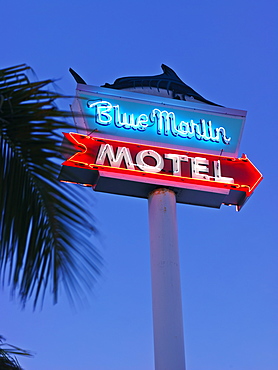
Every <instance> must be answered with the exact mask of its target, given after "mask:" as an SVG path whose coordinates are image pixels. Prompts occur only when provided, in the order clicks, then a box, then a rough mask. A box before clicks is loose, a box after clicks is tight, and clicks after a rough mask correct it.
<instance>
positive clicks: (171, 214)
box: [149, 188, 185, 370]
mask: <svg viewBox="0 0 278 370" xmlns="http://www.w3.org/2000/svg"><path fill="white" fill-rule="evenodd" d="M149 225H150V247H151V274H152V304H153V328H154V356H155V370H185V354H184V338H183V319H182V300H181V287H180V265H179V250H178V235H177V217H176V196H175V193H174V192H173V191H172V190H169V189H164V188H161V189H156V190H155V191H153V192H152V193H151V194H150V195H149Z"/></svg>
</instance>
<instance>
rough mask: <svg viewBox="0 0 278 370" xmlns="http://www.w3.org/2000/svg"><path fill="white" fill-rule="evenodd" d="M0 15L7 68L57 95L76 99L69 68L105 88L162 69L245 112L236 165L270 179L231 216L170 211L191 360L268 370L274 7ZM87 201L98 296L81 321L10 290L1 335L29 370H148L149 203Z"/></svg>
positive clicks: (85, 5) (273, 246)
mask: <svg viewBox="0 0 278 370" xmlns="http://www.w3.org/2000/svg"><path fill="white" fill-rule="evenodd" d="M1 10H2V17H1V18H2V19H1V29H2V37H1V68H5V67H9V66H13V65H17V64H21V63H26V64H28V65H30V66H31V67H32V68H33V69H34V71H35V73H36V75H37V78H39V79H46V78H56V79H58V81H57V85H58V86H59V89H60V91H61V92H62V93H64V94H67V95H74V94H75V87H76V83H75V81H74V80H73V78H72V77H71V75H70V74H69V72H68V69H69V67H71V68H73V69H75V70H76V71H77V72H78V73H79V74H80V75H81V76H82V77H83V78H84V79H85V81H86V82H87V83H89V84H91V85H96V86H100V85H103V84H104V83H106V82H108V83H113V82H114V80H115V79H116V78H118V77H123V76H132V75H138V76H139V75H155V74H159V73H161V68H160V66H161V64H162V63H164V64H166V65H168V66H169V67H171V68H172V69H174V70H175V71H176V73H177V74H178V75H179V77H180V78H181V79H182V80H183V81H184V82H185V83H187V84H188V85H189V86H191V87H192V88H193V89H194V90H196V91H197V92H198V93H200V94H201V95H202V96H204V97H205V98H206V99H208V100H211V101H213V102H216V103H218V104H220V105H223V106H226V107H229V108H235V109H243V110H247V111H248V114H247V120H246V124H245V129H244V133H243V138H242V142H241V148H240V155H241V153H246V154H247V155H248V157H249V158H250V159H251V161H252V162H253V163H254V164H255V165H256V166H257V167H258V169H259V170H260V171H261V172H262V173H263V175H264V180H263V182H262V183H261V184H260V185H259V187H258V188H257V189H256V191H255V193H254V195H253V196H252V197H251V199H250V200H249V201H248V203H247V204H246V205H245V206H244V207H243V209H242V210H241V211H240V212H239V213H237V212H235V208H234V207H225V206H222V208H221V209H220V210H218V209H208V208H202V207H195V206H188V205H178V206H177V214H178V227H179V248H180V264H181V284H182V297H183V313H184V333H185V345H186V363H187V370H230V369H235V370H262V369H265V370H276V369H277V368H278V352H277V346H278V273H277V262H278V260H277V257H278V252H277V249H278V248H277V247H278V240H277V222H278V217H277V200H278V199H277V190H276V188H277V181H278V175H277V168H276V167H277V166H276V158H275V155H276V148H277V102H276V100H277V90H278V88H277V87H278V78H277V77H278V72H277V65H278V64H277V62H278V60H277V59H278V58H277V56H278V50H277V45H278V37H277V36H278V27H277V24H278V5H277V2H275V1H274V0H266V1H257V2H250V1H249V0H234V1H230V0H228V1H220V0H215V1H213V2H209V1H205V0H197V1H195V2H192V1H187V0H183V1H179V0H172V1H171V2H168V1H164V0H161V1H154V0H149V1H145V0H142V1H140V2H139V1H138V2H132V1H127V0H126V1H124V0H118V1H112V0H108V1H106V2H100V1H94V0H91V1H89V0H80V1H78V2H75V1H64V0H56V1H55V2H54V1H49V2H38V1H33V0H30V1H26V2H21V1H18V0H17V1H14V0H10V1H9V2H5V3H3V4H2V6H1ZM69 186H70V185H69ZM86 190H87V191H86V193H84V194H85V195H84V196H86V197H88V199H90V207H91V208H92V212H94V214H95V216H96V219H97V225H98V228H99V230H100V233H101V238H100V241H99V242H97V243H98V244H99V245H100V248H101V252H102V255H103V258H104V260H105V265H104V268H103V271H102V276H101V277H100V278H99V280H98V283H97V285H96V287H95V289H94V292H93V294H92V295H90V296H88V297H87V299H86V300H87V303H84V305H83V306H82V307H77V308H76V310H73V309H72V307H71V306H70V305H69V303H68V301H67V298H66V296H65V294H63V293H62V294H61V297H60V300H59V303H58V304H57V305H56V306H52V304H51V296H50V295H49V296H47V297H46V301H45V305H44V308H43V310H42V311H36V312H34V313H33V312H32V307H31V305H30V306H27V308H26V309H25V310H24V311H21V310H20V307H19V305H18V303H17V302H16V301H11V300H10V298H9V292H8V289H7V288H6V289H4V290H2V291H1V305H0V323H1V329H0V334H2V335H4V336H5V337H6V338H7V339H8V342H10V343H13V344H15V345H18V346H20V347H22V348H26V349H30V350H32V351H33V352H34V353H35V356H34V358H32V359H20V363H21V364H22V366H23V367H24V368H25V369H26V370H37V369H40V370H49V369H51V370H76V369H83V370H151V369H153V368H154V364H153V337H152V311H151V281H150V257H149V234H148V219H147V217H148V208H147V200H142V199H135V198H128V197H120V196H116V195H107V194H101V193H94V192H93V191H91V190H89V189H86ZM84 301H85V299H84ZM173 370H174V369H173Z"/></svg>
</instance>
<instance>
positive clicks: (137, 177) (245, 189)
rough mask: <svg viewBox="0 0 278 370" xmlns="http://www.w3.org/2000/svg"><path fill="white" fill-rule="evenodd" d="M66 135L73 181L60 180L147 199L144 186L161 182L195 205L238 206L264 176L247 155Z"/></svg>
mask: <svg viewBox="0 0 278 370" xmlns="http://www.w3.org/2000/svg"><path fill="white" fill-rule="evenodd" d="M64 135H65V139H66V140H67V142H68V146H69V145H70V144H71V145H72V149H73V151H74V154H73V155H71V156H70V157H69V158H68V159H67V161H65V162H64V163H63V166H64V168H65V167H66V168H67V169H68V170H73V172H72V174H73V177H74V181H72V180H73V179H71V178H70V176H69V177H68V178H67V179H64V181H69V182H79V183H82V184H83V185H88V186H92V187H93V188H94V190H96V191H105V192H116V193H117V194H123V195H124V194H126V193H127V192H131V193H129V194H126V195H133V196H138V197H146V195H147V194H148V191H149V189H150V187H149V185H148V184H151V186H155V185H160V186H168V187H171V188H173V189H176V190H178V195H177V200H178V201H179V202H181V203H189V204H199V203H198V199H200V200H201V203H205V205H207V206H210V207H220V205H221V204H222V203H225V204H229V205H231V204H234V205H236V206H238V207H239V208H240V207H241V206H242V205H243V203H244V202H245V200H246V199H247V198H248V197H249V196H250V195H251V194H252V192H253V191H254V189H255V187H256V186H257V185H258V183H259V182H260V181H261V179H262V176H261V174H260V172H259V171H258V170H257V169H256V168H255V167H254V165H253V164H252V163H251V162H250V161H249V159H248V158H246V157H243V158H239V159H236V158H232V157H222V156H215V155H210V154H206V155H200V153H194V152H185V151H181V150H175V149H168V148H162V147H155V146H150V145H139V144H134V143H128V142H126V141H124V142H120V141H118V140H117V141H116V140H110V139H105V140H103V139H99V138H94V137H92V136H89V135H82V134H78V133H67V134H64ZM77 150H78V151H77ZM76 151H77V152H76ZM77 174H78V176H81V177H80V181H78V176H77ZM228 175H229V176H228ZM86 180H87V181H86ZM127 189H128V190H127ZM201 203H200V205H201Z"/></svg>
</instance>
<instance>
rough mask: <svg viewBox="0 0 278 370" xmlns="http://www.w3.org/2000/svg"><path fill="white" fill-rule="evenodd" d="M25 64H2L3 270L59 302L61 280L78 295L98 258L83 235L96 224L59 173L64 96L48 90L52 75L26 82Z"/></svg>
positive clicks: (24, 290) (21, 291)
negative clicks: (62, 102)
mask: <svg viewBox="0 0 278 370" xmlns="http://www.w3.org/2000/svg"><path fill="white" fill-rule="evenodd" d="M29 69H30V68H29V67H27V66H25V65H20V66H16V67H11V68H6V69H2V70H0V127H1V131H0V135H1V136H0V138H1V142H0V175H1V184H0V189H1V192H0V212H1V214H0V222H1V223H0V238H1V239H0V277H1V280H2V283H3V284H5V283H6V282H7V283H8V284H10V287H11V290H12V292H13V293H17V294H18V295H19V297H20V299H21V302H22V303H23V304H25V303H26V301H27V300H28V299H30V298H31V297H32V298H33V299H34V306H36V304H37V302H38V299H39V298H41V299H42V300H43V297H44V294H45V291H46V289H47V287H49V289H50V291H51V293H52V294H53V298H54V303H56V302H57V299H58V292H59V291H60V286H61V284H62V285H63V287H64V288H65V289H66V291H67V293H68V294H69V297H70V298H71V299H74V297H75V298H77V297H76V294H77V295H78V292H80V293H81V292H82V291H83V290H84V289H85V288H86V287H88V286H91V285H92V283H93V282H94V281H95V279H96V277H97V275H98V274H99V268H100V266H101V258H100V256H99V253H98V251H97V249H96V248H95V247H94V245H92V241H91V239H90V238H89V237H87V235H88V234H89V233H94V232H96V230H95V227H94V219H93V217H92V214H91V213H89V212H88V211H87V210H86V204H85V202H84V200H83V197H84V194H80V192H79V191H78V189H77V188H73V187H71V186H70V185H68V184H67V185H65V184H61V183H60V182H59V181H58V179H57V178H58V174H59V171H60V164H59V163H58V161H59V160H60V161H61V160H62V159H63V153H62V151H61V145H60V144H61V134H60V133H61V130H64V131H65V130H72V125H71V124H70V123H68V118H69V117H70V116H71V113H70V112H67V111H61V110H59V109H58V108H57V107H56V101H59V99H61V98H63V96H61V95H60V94H58V93H56V92H53V91H48V89H47V87H48V85H49V84H51V83H52V82H53V81H52V80H46V81H38V82H29V80H28V78H27V75H26V73H27V72H28V70H29ZM69 121H70V120H69ZM87 196H88V197H89V196H90V194H88V193H87Z"/></svg>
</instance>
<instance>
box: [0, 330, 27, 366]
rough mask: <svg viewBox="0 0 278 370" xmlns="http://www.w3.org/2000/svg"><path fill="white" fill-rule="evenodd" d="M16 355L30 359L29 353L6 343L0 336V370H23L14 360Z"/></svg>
mask: <svg viewBox="0 0 278 370" xmlns="http://www.w3.org/2000/svg"><path fill="white" fill-rule="evenodd" d="M17 355H20V356H25V357H32V354H31V352H30V351H26V350H24V349H21V348H19V347H16V346H13V345H12V344H9V343H6V339H5V338H4V337H3V336H2V335H0V369H1V370H23V369H22V367H21V366H20V365H19V362H18V360H17V358H16V356H17Z"/></svg>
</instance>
